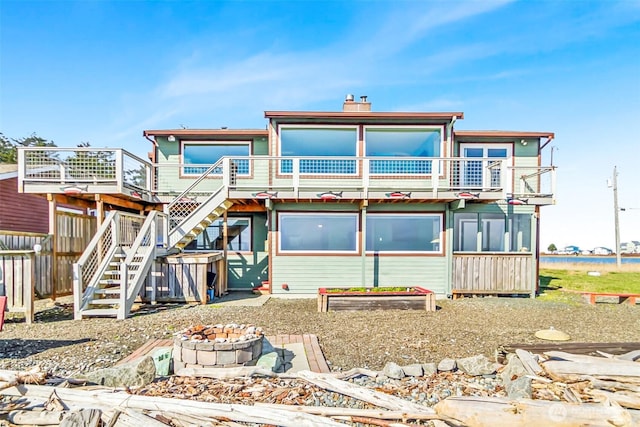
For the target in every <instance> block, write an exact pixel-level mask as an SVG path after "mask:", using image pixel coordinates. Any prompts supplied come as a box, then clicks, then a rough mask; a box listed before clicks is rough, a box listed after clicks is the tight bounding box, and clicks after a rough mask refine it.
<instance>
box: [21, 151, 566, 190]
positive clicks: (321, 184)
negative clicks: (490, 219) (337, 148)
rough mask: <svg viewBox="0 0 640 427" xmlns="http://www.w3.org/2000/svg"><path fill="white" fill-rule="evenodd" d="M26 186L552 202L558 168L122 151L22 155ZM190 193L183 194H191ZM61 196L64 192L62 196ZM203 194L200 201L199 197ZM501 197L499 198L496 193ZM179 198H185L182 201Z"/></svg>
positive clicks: (476, 161)
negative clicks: (150, 155)
mask: <svg viewBox="0 0 640 427" xmlns="http://www.w3.org/2000/svg"><path fill="white" fill-rule="evenodd" d="M18 152H19V179H20V185H21V188H22V185H24V184H46V183H49V184H56V185H59V186H60V188H61V190H64V189H65V188H66V187H65V186H74V185H75V186H83V185H90V184H95V183H101V184H110V185H113V186H114V188H115V191H116V192H123V189H125V188H133V189H138V190H139V191H141V192H149V193H155V194H157V195H160V196H162V195H166V198H165V199H163V201H165V202H171V201H172V200H174V199H175V200H178V199H182V200H183V201H184V200H185V199H186V198H191V199H199V198H201V197H203V196H204V195H206V194H207V193H210V192H211V191H212V190H214V189H217V188H220V187H221V186H225V187H228V188H230V189H235V190H247V191H251V190H255V191H256V192H260V191H267V192H273V191H283V190H293V191H294V192H297V191H300V190H305V189H307V190H311V191H313V190H325V191H326V190H331V189H338V190H351V189H352V190H358V191H360V192H362V194H363V195H364V196H366V195H367V194H368V192H369V191H390V192H394V191H424V192H427V191H428V192H432V193H433V195H434V198H437V194H438V193H439V192H447V191H448V192H463V191H464V192H471V193H478V192H493V193H496V197H497V198H499V197H510V196H513V197H552V195H553V194H554V192H555V168H554V167H520V166H515V167H514V166H510V165H507V161H506V160H504V159H496V158H460V157H454V158H444V157H433V158H427V157H272V156H246V157H223V158H222V159H220V160H219V161H218V162H217V163H216V164H214V165H212V164H179V163H164V164H161V163H159V164H153V165H152V164H150V163H148V162H146V161H144V160H142V159H140V158H139V157H136V156H135V155H133V154H131V153H129V152H127V151H125V150H121V149H100V150H99V149H93V148H69V149H66V148H49V147H47V148H42V147H35V148H34V147H30V148H21V149H19V151H18ZM185 191H186V193H185V194H182V193H183V192H185ZM61 192H62V191H61ZM200 193H202V194H200ZM497 193H501V194H497ZM176 196H180V197H176Z"/></svg>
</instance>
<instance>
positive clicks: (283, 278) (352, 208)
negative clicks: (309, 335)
mask: <svg viewBox="0 0 640 427" xmlns="http://www.w3.org/2000/svg"><path fill="white" fill-rule="evenodd" d="M274 211H275V212H274V217H275V214H276V213H277V212H292V211H293V212H295V211H298V212H299V211H308V212H318V211H327V212H359V207H358V205H356V204H347V203H332V204H326V203H298V204H294V203H286V204H284V203H283V204H278V205H276V206H275V209H274ZM444 211H445V205H444V204H396V203H393V204H391V203H388V204H376V205H373V206H370V207H369V208H368V212H370V213H373V212H396V213H402V212H405V213H408V212H438V213H443V214H444ZM445 217H446V216H444V215H443V221H445V219H444V218H445ZM274 234H275V239H273V242H271V244H272V247H271V248H272V252H271V253H272V259H271V267H272V273H271V277H272V282H271V288H272V291H273V293H274V294H286V293H316V292H317V290H318V288H321V287H354V286H362V285H363V263H364V285H365V286H423V287H426V288H427V289H430V290H432V291H434V292H435V293H437V294H441V295H444V294H446V293H447V292H448V289H449V288H450V284H449V277H448V264H449V260H448V258H447V256H446V252H445V251H444V250H443V253H442V254H440V255H433V254H428V255H406V254H402V255H400V254H398V255H391V254H379V255H374V254H367V255H366V256H365V257H363V256H362V254H345V255H336V254H327V255H322V254H309V255H304V254H295V255H293V254H278V253H277V252H276V248H277V244H278V240H279V235H278V231H277V230H275V233H274ZM443 236H444V230H443ZM359 238H361V236H359ZM445 248H446V243H445ZM284 284H286V285H287V286H288V289H289V290H288V291H287V290H284V289H283V286H282V285H284Z"/></svg>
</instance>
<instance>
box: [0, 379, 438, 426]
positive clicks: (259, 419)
mask: <svg viewBox="0 0 640 427" xmlns="http://www.w3.org/2000/svg"><path fill="white" fill-rule="evenodd" d="M55 390H56V393H57V395H58V397H59V398H60V399H62V400H63V401H64V402H65V404H67V405H68V406H69V407H75V408H87V407H95V408H100V409H109V408H114V407H119V408H131V409H137V410H147V411H154V410H158V408H162V409H163V410H166V411H170V412H175V413H177V414H185V415H194V416H202V417H206V418H209V419H210V418H213V419H222V420H232V421H238V422H249V423H251V422H253V423H262V424H275V425H279V426H285V427H299V426H303V425H309V426H318V427H325V426H326V427H344V424H341V423H338V422H336V421H333V420H331V419H329V418H326V417H320V416H316V415H311V414H304V413H294V412H291V411H282V410H276V409H268V408H257V407H255V406H249V405H238V404H222V403H210V402H198V401H193V400H182V399H173V398H163V397H151V396H137V395H131V394H128V393H125V392H114V391H113V390H112V389H102V390H78V389H64V388H56V389H55ZM51 393H52V389H51V387H46V386H37V385H18V386H14V387H10V388H7V389H5V390H2V391H0V394H3V395H7V396H22V397H28V398H36V399H40V400H46V399H47V398H48V397H49V395H50V394H51ZM426 409H428V408H426Z"/></svg>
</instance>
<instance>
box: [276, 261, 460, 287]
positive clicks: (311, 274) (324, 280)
mask: <svg viewBox="0 0 640 427" xmlns="http://www.w3.org/2000/svg"><path fill="white" fill-rule="evenodd" d="M361 263H362V258H361V257H360V256H331V255H328V256H318V255H313V256H311V255H310V256H282V255H281V256H276V257H274V258H273V261H272V265H273V286H272V289H273V293H274V294H286V293H287V292H288V293H312V294H315V293H316V292H317V290H318V288H322V287H345V286H346V287H353V286H361V283H362V264H361ZM365 263H366V285H367V286H374V284H377V285H378V286H405V285H406V286H423V287H426V288H428V289H431V290H432V291H434V292H436V293H438V294H446V293H447V288H448V280H447V259H446V258H445V257H444V256H442V257H427V256H425V257H420V256H411V257H409V256H406V257H405V256H380V257H374V256H367V259H366V261H365ZM282 284H287V285H288V286H289V291H285V290H283V289H282Z"/></svg>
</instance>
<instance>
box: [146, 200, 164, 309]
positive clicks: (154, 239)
mask: <svg viewBox="0 0 640 427" xmlns="http://www.w3.org/2000/svg"><path fill="white" fill-rule="evenodd" d="M151 215H153V224H152V225H151V239H150V240H151V248H150V249H151V266H150V267H149V275H148V276H147V277H148V278H149V281H150V282H151V304H156V303H157V301H156V298H157V295H156V275H155V272H154V271H153V270H154V269H155V268H154V267H155V263H156V249H157V248H158V221H161V218H160V215H158V212H151ZM145 291H146V290H145ZM145 294H146V292H145ZM145 298H146V295H145Z"/></svg>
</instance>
